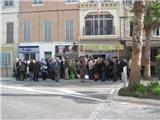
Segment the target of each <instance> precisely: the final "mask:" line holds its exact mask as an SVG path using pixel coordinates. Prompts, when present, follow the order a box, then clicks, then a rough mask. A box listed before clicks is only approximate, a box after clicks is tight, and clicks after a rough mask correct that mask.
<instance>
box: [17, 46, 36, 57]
mask: <svg viewBox="0 0 160 120" xmlns="http://www.w3.org/2000/svg"><path fill="white" fill-rule="evenodd" d="M19 58H20V59H22V60H32V59H36V60H39V46H19Z"/></svg>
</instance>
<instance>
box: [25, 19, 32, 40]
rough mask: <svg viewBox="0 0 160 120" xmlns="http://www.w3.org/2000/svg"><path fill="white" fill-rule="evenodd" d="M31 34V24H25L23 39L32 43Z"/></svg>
mask: <svg viewBox="0 0 160 120" xmlns="http://www.w3.org/2000/svg"><path fill="white" fill-rule="evenodd" d="M30 34H31V23H30V22H24V26H23V35H24V36H23V39H24V41H30Z"/></svg>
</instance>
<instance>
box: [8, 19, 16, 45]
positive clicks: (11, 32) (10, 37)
mask: <svg viewBox="0 0 160 120" xmlns="http://www.w3.org/2000/svg"><path fill="white" fill-rule="evenodd" d="M6 38H7V40H6V41H7V43H13V41H14V23H13V22H7V37H6Z"/></svg>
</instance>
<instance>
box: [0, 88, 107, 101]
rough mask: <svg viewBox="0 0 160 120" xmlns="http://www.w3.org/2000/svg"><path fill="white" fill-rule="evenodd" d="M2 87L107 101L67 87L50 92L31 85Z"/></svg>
mask: <svg viewBox="0 0 160 120" xmlns="http://www.w3.org/2000/svg"><path fill="white" fill-rule="evenodd" d="M0 87H1V88H9V89H16V90H24V91H32V92H38V93H44V94H52V95H65V96H71V97H77V98H83V99H88V100H93V101H98V102H104V101H105V100H102V99H98V98H93V97H89V96H86V95H84V94H80V93H79V94H78V93H76V92H73V91H72V92H71V91H70V90H67V89H57V90H61V92H50V91H44V90H36V89H33V88H29V87H14V86H6V85H0ZM73 93H74V94H73ZM75 93H76V94H75Z"/></svg>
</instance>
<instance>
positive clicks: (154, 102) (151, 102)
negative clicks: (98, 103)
mask: <svg viewBox="0 0 160 120" xmlns="http://www.w3.org/2000/svg"><path fill="white" fill-rule="evenodd" d="M113 100H114V101H123V102H131V103H136V104H147V105H154V106H160V100H152V99H142V98H133V97H122V96H115V97H114V98H113Z"/></svg>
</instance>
